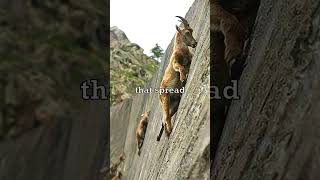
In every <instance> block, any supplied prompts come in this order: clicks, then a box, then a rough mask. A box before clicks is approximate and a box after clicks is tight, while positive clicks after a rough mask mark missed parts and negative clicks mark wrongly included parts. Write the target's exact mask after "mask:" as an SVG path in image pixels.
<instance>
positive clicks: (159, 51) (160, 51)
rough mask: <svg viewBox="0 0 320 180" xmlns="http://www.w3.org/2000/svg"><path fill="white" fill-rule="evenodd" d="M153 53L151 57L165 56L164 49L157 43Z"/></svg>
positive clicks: (157, 58)
mask: <svg viewBox="0 0 320 180" xmlns="http://www.w3.org/2000/svg"><path fill="white" fill-rule="evenodd" d="M151 53H152V54H153V55H152V56H151V58H153V59H156V60H160V58H161V57H162V56H163V54H164V53H163V49H162V48H161V47H160V46H159V45H158V44H156V45H155V47H154V48H152V49H151Z"/></svg>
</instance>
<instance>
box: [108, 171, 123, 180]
mask: <svg viewBox="0 0 320 180" xmlns="http://www.w3.org/2000/svg"><path fill="white" fill-rule="evenodd" d="M121 176H122V173H121V172H120V171H117V174H116V176H114V177H113V178H112V179H111V180H120V179H121Z"/></svg>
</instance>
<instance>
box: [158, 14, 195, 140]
mask: <svg viewBox="0 0 320 180" xmlns="http://www.w3.org/2000/svg"><path fill="white" fill-rule="evenodd" d="M176 17H178V18H180V19H181V21H180V22H182V24H183V26H184V28H183V29H180V28H179V27H178V26H176V29H177V32H176V35H175V41H174V47H173V52H172V55H171V57H170V62H169V65H168V66H167V68H166V70H165V73H164V76H163V79H162V81H161V84H160V88H161V89H181V88H182V87H184V85H185V83H186V79H187V74H188V72H189V68H190V64H191V59H192V54H191V52H190V51H189V48H188V47H189V46H190V47H192V48H195V47H196V46H197V41H196V40H195V39H194V37H193V36H192V32H193V30H192V28H191V27H190V26H189V23H188V21H187V20H186V19H184V18H183V17H180V16H176ZM159 98H160V104H161V107H162V110H163V112H164V118H163V125H164V129H165V133H166V135H167V137H169V136H170V134H171V131H172V125H171V117H172V116H173V115H174V114H175V113H176V112H177V110H178V106H179V102H180V98H181V94H180V93H168V92H165V93H160V95H159ZM163 125H162V129H161V132H160V135H159V136H158V138H157V140H160V137H161V134H162V131H163Z"/></svg>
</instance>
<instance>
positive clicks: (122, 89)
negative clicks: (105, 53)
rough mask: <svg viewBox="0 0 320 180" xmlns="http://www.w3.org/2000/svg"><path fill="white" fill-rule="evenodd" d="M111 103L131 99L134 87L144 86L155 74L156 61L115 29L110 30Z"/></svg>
mask: <svg viewBox="0 0 320 180" xmlns="http://www.w3.org/2000/svg"><path fill="white" fill-rule="evenodd" d="M110 44H111V50H110V64H111V65H110V71H111V103H112V104H117V103H119V102H122V101H123V100H125V99H128V98H130V97H132V95H133V94H134V91H135V87H138V86H141V87H142V86H144V85H145V84H146V82H148V81H149V80H150V79H151V77H152V75H153V74H154V73H155V72H156V70H157V67H158V61H156V60H154V59H152V58H150V57H148V56H147V55H145V54H144V53H143V49H142V48H141V47H140V46H139V45H137V44H135V43H131V42H130V41H129V39H128V38H127V36H126V35H125V33H124V32H123V31H121V30H120V29H118V28H117V27H111V29H110Z"/></svg>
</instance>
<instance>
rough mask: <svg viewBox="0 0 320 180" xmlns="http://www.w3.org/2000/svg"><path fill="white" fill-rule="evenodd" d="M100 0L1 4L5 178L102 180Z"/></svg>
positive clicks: (2, 0)
mask: <svg viewBox="0 0 320 180" xmlns="http://www.w3.org/2000/svg"><path fill="white" fill-rule="evenodd" d="M106 7H107V6H106V5H105V4H104V2H103V1H100V0H95V1H87V0H82V1H73V0H69V1H49V0H44V1H38V0H28V1H24V0H12V1H7V0H0V102H1V104H0V179H1V180H20V179H25V180H43V179H52V180H57V179H69V180H70V179H77V180H80V179H83V180H85V179H98V178H99V176H100V174H99V170H100V168H101V166H102V161H103V159H104V155H105V153H104V152H105V149H106V147H105V146H106V144H105V143H106V142H105V140H106V139H105V138H106V135H107V134H106V132H107V127H108V126H107V122H106V120H105V118H106V116H107V107H106V106H105V104H103V103H102V102H100V103H99V102H90V101H89V102H84V101H83V100H82V98H81V92H80V89H79V86H80V84H81V82H82V81H84V80H86V79H87V78H103V77H105V74H106V73H105V68H106V66H107V65H106V63H105V62H106V61H105V59H106V53H105V42H106V32H107V29H105V24H104V23H105V19H106V17H107V15H106V13H105V10H106V9H107V8H106Z"/></svg>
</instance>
